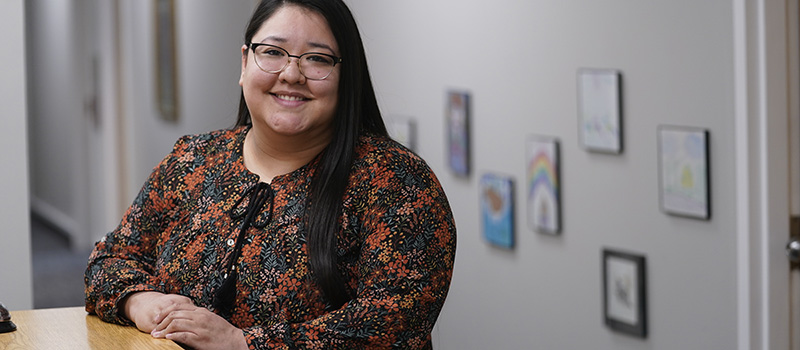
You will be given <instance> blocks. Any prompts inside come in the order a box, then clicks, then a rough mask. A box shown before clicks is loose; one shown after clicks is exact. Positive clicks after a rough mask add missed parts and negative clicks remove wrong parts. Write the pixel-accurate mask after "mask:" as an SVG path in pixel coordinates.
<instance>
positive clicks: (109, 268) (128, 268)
mask: <svg viewBox="0 0 800 350" xmlns="http://www.w3.org/2000/svg"><path fill="white" fill-rule="evenodd" d="M182 144H183V142H182V141H178V143H176V145H175V148H174V149H173V152H172V153H171V154H170V155H168V156H167V157H165V158H164V160H162V161H161V163H160V164H159V165H158V166H156V168H154V169H153V172H152V173H151V174H150V176H149V177H148V179H147V180H146V182H145V184H144V185H143V187H142V189H141V190H140V191H139V194H138V195H137V196H136V198H135V200H134V202H133V204H132V205H131V206H130V207H129V208H128V210H127V211H126V213H125V215H124V216H123V218H122V221H121V223H120V224H119V226H117V228H116V229H115V230H114V231H112V232H110V233H108V234H106V236H105V237H103V238H102V239H101V240H100V241H99V242H97V243H96V244H95V247H94V250H93V251H92V253H91V255H90V256H89V264H88V267H87V268H86V272H85V275H84V283H85V288H86V291H85V294H86V300H85V301H86V311H87V312H89V313H92V314H97V315H98V316H99V317H100V318H101V319H102V320H104V321H106V322H113V323H120V324H132V322H131V321H130V320H128V319H126V318H125V317H124V316H123V315H122V313H121V311H122V310H120V309H119V306H120V305H119V302H120V301H121V300H122V299H123V298H125V297H126V296H127V295H129V294H131V293H133V292H139V291H161V290H160V288H159V283H158V280H157V278H156V277H155V272H154V270H155V267H154V264H155V260H156V256H157V255H156V254H157V244H156V243H157V241H158V239H159V234H160V232H161V231H162V230H163V227H162V226H163V223H164V222H165V220H163V218H164V217H165V216H167V215H169V214H170V211H171V210H173V209H174V208H175V207H176V205H175V202H176V201H175V200H174V198H171V197H172V196H171V195H170V193H169V192H167V191H165V189H164V186H163V183H162V176H163V174H164V173H166V172H168V171H169V168H170V164H173V163H174V162H172V160H173V159H175V158H176V153H177V152H178V149H179V148H180V145H182Z"/></svg>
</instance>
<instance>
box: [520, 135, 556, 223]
mask: <svg viewBox="0 0 800 350" xmlns="http://www.w3.org/2000/svg"><path fill="white" fill-rule="evenodd" d="M526 151H527V152H526V153H527V180H528V193H527V199H528V224H529V225H530V227H531V228H532V229H533V230H534V231H536V232H540V233H547V234H558V233H559V232H561V183H560V181H559V153H558V140H556V139H555V138H552V137H546V136H530V137H529V138H528V140H527V150H526Z"/></svg>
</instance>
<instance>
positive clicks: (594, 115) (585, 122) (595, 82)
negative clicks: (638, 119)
mask: <svg viewBox="0 0 800 350" xmlns="http://www.w3.org/2000/svg"><path fill="white" fill-rule="evenodd" d="M578 121H579V122H578V125H579V128H580V130H579V133H580V139H581V142H582V144H583V147H584V148H585V149H586V150H588V151H596V152H605V153H622V75H621V74H620V72H619V71H618V70H613V69H594V68H582V69H579V70H578Z"/></svg>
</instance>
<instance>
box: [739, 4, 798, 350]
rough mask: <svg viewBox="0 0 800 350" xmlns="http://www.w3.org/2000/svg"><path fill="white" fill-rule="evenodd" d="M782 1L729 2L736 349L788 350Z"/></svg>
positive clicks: (786, 79)
mask: <svg viewBox="0 0 800 350" xmlns="http://www.w3.org/2000/svg"><path fill="white" fill-rule="evenodd" d="M789 1H796V0H784V1H769V0H734V2H733V5H734V6H733V7H734V13H733V15H734V16H733V17H734V18H733V24H734V70H735V72H734V94H735V107H734V114H735V133H736V146H735V147H736V149H735V152H736V170H735V172H736V183H737V195H736V196H737V209H736V210H737V223H736V227H737V234H736V239H737V267H736V271H737V275H738V278H737V299H738V312H737V313H738V322H737V329H738V332H737V333H738V342H737V343H738V345H739V346H738V348H739V350H771V349H789V346H790V339H789V338H790V327H789V264H788V261H787V259H786V256H785V252H784V246H785V244H786V241H787V239H788V236H789V197H790V196H789V193H788V191H787V188H788V187H789V186H788V185H789V183H788V180H789V178H788V173H789V165H788V163H789V162H788V160H789V143H790V142H789V140H790V138H789V132H788V130H789V128H788V124H789V118H788V116H789V102H790V99H789V85H788V84H789V80H790V79H789V68H788V67H789V59H788V53H789V49H788V45H787V42H788V35H787V33H788V29H789V26H788V23H789V22H790V20H789V19H787V17H789V16H787V7H788V3H789ZM792 18H794V16H792Z"/></svg>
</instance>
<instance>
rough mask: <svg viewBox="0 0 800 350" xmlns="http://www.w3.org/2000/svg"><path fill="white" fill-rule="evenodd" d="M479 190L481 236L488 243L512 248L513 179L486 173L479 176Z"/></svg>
mask: <svg viewBox="0 0 800 350" xmlns="http://www.w3.org/2000/svg"><path fill="white" fill-rule="evenodd" d="M480 191H481V192H480V202H481V203H480V211H481V220H482V223H483V236H484V237H485V238H486V241H487V242H489V243H490V244H493V245H496V246H498V247H503V248H509V249H510V248H513V247H514V205H513V203H514V201H513V181H512V180H511V178H510V177H506V176H499V175H494V174H486V175H484V176H483V177H482V178H481V182H480Z"/></svg>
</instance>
